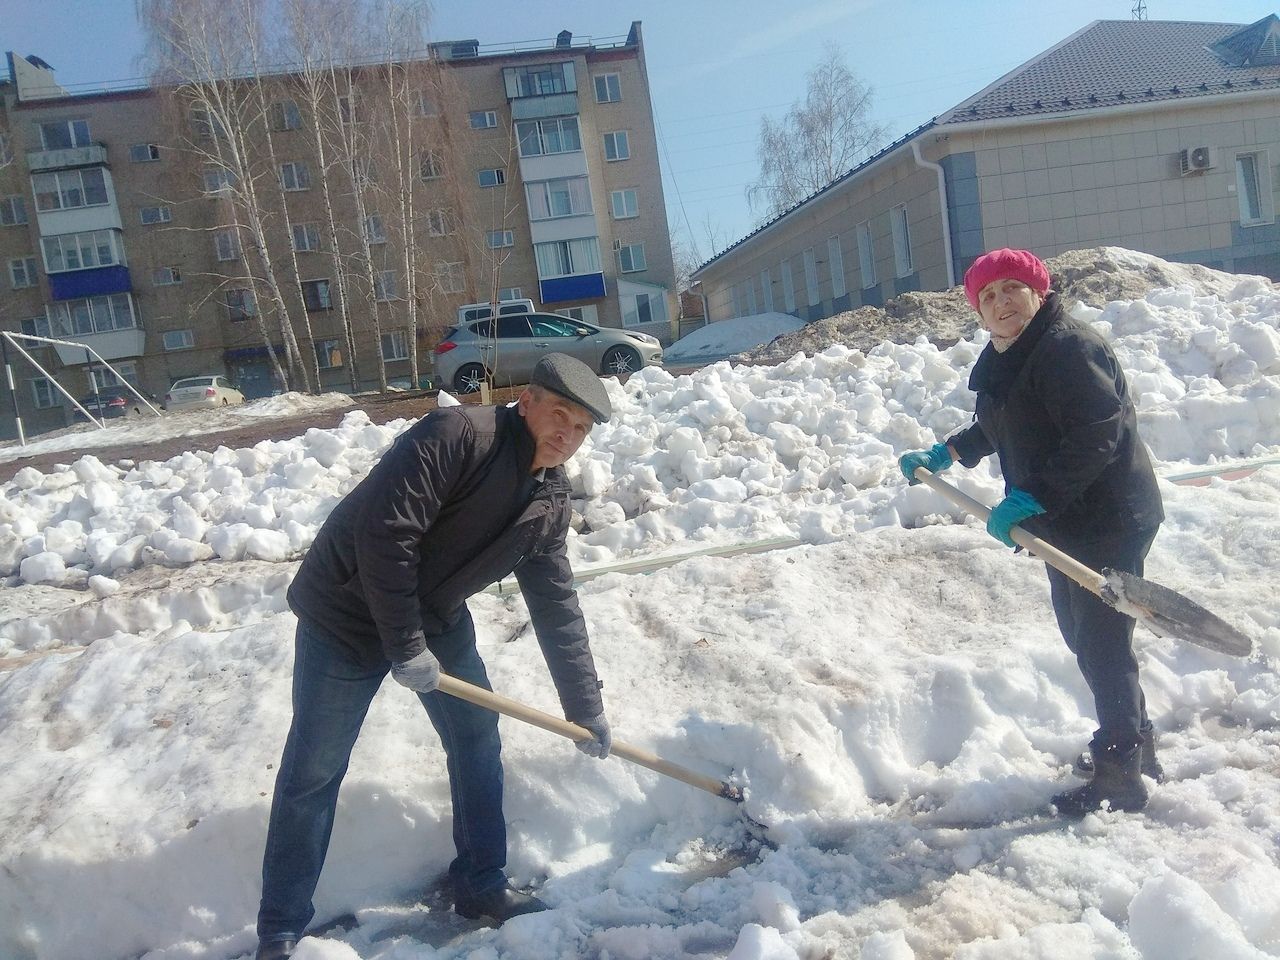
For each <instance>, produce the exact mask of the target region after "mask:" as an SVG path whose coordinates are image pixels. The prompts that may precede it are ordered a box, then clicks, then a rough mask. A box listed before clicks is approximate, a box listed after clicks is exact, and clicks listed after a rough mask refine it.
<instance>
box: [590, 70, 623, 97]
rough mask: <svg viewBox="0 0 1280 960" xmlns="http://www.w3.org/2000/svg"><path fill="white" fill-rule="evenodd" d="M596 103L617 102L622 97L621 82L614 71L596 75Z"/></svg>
mask: <svg viewBox="0 0 1280 960" xmlns="http://www.w3.org/2000/svg"><path fill="white" fill-rule="evenodd" d="M595 79H596V103H617V102H618V101H619V100H621V99H622V84H621V82H620V81H619V79H618V75H617V74H616V73H602V74H600V76H598V77H596V78H595Z"/></svg>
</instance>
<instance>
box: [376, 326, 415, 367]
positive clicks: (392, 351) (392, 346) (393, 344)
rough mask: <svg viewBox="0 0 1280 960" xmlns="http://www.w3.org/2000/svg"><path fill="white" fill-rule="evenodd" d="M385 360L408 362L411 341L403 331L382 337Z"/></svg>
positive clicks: (383, 357)
mask: <svg viewBox="0 0 1280 960" xmlns="http://www.w3.org/2000/svg"><path fill="white" fill-rule="evenodd" d="M382 359H383V360H408V359H409V339H408V338H407V337H406V336H405V335H404V331H403V330H395V331H392V332H391V333H384V334H383V335H382Z"/></svg>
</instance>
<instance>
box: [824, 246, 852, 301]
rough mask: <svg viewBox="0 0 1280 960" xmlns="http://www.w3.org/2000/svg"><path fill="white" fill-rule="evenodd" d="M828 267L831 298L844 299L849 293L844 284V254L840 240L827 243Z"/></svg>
mask: <svg viewBox="0 0 1280 960" xmlns="http://www.w3.org/2000/svg"><path fill="white" fill-rule="evenodd" d="M827 266H828V268H829V269H830V273H831V298H832V299H833V300H834V299H835V298H836V297H843V296H844V295H845V294H846V293H848V292H849V288H848V287H846V286H845V282H844V254H843V253H841V252H840V238H839V237H832V238H831V239H830V240H828V241H827Z"/></svg>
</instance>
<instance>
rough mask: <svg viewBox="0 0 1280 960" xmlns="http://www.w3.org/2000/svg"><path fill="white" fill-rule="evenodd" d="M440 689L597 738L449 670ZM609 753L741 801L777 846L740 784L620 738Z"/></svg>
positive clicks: (562, 731) (762, 836)
mask: <svg viewBox="0 0 1280 960" xmlns="http://www.w3.org/2000/svg"><path fill="white" fill-rule="evenodd" d="M438 689H439V690H440V692H441V693H447V694H449V696H451V697H457V698H458V699H459V700H466V701H467V702H468V703H474V704H475V705H476V706H478V707H484V708H486V709H488V710H492V711H494V712H495V713H501V714H503V715H504V716H508V717H512V718H514V719H516V720H523V721H524V722H525V723H531V724H533V725H534V726H535V727H541V728H542V729H543V730H549V731H550V732H551V733H558V734H559V735H560V736H562V737H567V738H568V739H570V740H575V741H581V740H594V739H595V735H594V734H592V733H591V731H590V730H588V729H587V728H586V727H580V726H578V725H577V724H576V723H570V722H569V721H568V720H561V719H560V718H559V717H553V716H552V715H551V714H549V713H543V712H542V711H541V710H536V709H534V708H533V707H530V706H528V705H526V704H523V703H521V702H520V701H519V700H512V699H511V698H510V697H504V696H502V694H500V693H493V692H492V691H490V690H486V689H484V687H477V686H476V685H475V684H472V683H467V682H466V681H465V680H459V679H458V678H457V677H451V676H449V675H448V674H447V673H442V674H440V686H439V687H438ZM610 755H611V756H615V757H621V758H622V759H623V760H630V761H631V762H632V763H635V764H639V765H640V766H642V767H647V768H648V769H650V770H653V771H654V772H656V773H660V774H662V775H663V776H666V777H671V778H672V779H674V780H680V781H682V782H684V783H687V784H689V786H691V787H697V788H698V789H699V790H705V791H706V792H707V793H710V794H714V795H715V796H717V797H722V798H723V799H725V800H729V801H732V802H733V803H735V804H737V805H738V816H739V817H741V818H742V822H743V823H744V824H745V825H746V828H747V832H748V833H749V834H751V836H752V837H754V838H755V839H756V840H759V841H760V842H761V843H763V844H764V845H765V846H767V847H769V848H770V849H774V850H776V849H777V845H776V844H775V843H773V841H771V840H770V839H769V838H768V835H767V832H766V831H767V830H768V827H766V826H765V825H764V824H763V823H760V821H758V820H755V819H754V818H752V817H751V815H750V814H748V813H747V810H746V807H745V806H743V804H744V803H745V802H746V799H747V795H746V793H745V792H743V789H742V788H741V787H739V786H738V785H737V784H733V783H730V782H729V781H727V780H716V779H715V778H713V777H708V776H704V775H703V774H701V773H698V772H696V771H694V770H690V769H688V768H687V767H682V766H680V765H679V764H677V763H672V762H671V761H670V760H663V759H662V758H661V757H659V756H658V755H657V754H654V753H650V752H649V751H648V750H641V749H640V748H639V747H633V746H631V745H630V744H628V743H622V742H621V741H618V740H614V741H613V746H612V749H611V751H610Z"/></svg>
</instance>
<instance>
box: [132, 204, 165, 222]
mask: <svg viewBox="0 0 1280 960" xmlns="http://www.w3.org/2000/svg"><path fill="white" fill-rule="evenodd" d="M138 218H139V219H140V220H141V221H142V222H143V223H147V224H151V223H168V222H169V221H170V220H172V219H173V211H171V210H170V209H169V208H168V207H142V208H140V209H139V210H138Z"/></svg>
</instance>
